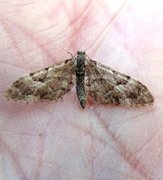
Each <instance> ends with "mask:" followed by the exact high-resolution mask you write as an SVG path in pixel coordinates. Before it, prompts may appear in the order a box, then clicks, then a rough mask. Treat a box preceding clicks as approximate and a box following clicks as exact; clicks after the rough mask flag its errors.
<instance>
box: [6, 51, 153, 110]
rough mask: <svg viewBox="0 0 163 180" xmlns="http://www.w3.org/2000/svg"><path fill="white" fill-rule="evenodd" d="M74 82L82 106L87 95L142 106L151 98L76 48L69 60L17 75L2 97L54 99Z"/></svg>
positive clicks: (101, 100)
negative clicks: (23, 74) (18, 76)
mask: <svg viewBox="0 0 163 180" xmlns="http://www.w3.org/2000/svg"><path fill="white" fill-rule="evenodd" d="M74 84H76V94H77V97H78V100H79V103H80V105H81V107H82V108H85V106H86V103H87V98H88V97H91V98H92V99H93V100H94V101H95V102H96V103H98V104H103V105H107V104H113V105H122V106H144V105H149V104H152V103H153V101H154V98H153V96H152V94H151V93H150V91H149V90H148V88H147V87H146V86H145V85H143V84H142V83H141V82H139V81H137V80H135V79H133V78H131V77H130V76H127V75H125V74H122V73H119V72H117V71H114V70H113V69H111V68H110V67H107V66H105V65H103V64H100V63H98V62H96V61H94V60H91V59H90V58H89V57H88V56H87V54H86V53H85V51H77V54H76V55H75V56H72V58H71V59H67V60H65V61H63V62H60V63H57V64H55V65H53V66H49V67H47V68H44V69H42V70H38V71H36V72H32V73H29V74H27V75H25V76H23V77H20V79H18V80H17V81H15V82H14V83H13V84H12V85H11V87H10V88H9V89H8V90H7V91H6V93H5V96H6V97H7V98H8V99H14V100H24V101H26V102H36V101H43V100H54V101H57V100H58V99H59V98H61V97H62V96H63V95H64V94H66V93H68V92H69V91H70V90H71V88H72V87H73V85H74Z"/></svg>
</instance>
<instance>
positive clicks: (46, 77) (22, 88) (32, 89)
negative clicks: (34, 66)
mask: <svg viewBox="0 0 163 180" xmlns="http://www.w3.org/2000/svg"><path fill="white" fill-rule="evenodd" d="M73 76H74V60H73V59H68V60H66V61H64V62H60V63H57V64H55V65H54V66H50V67H48V68H45V69H43V70H39V71H36V72H34V73H30V74H27V75H25V76H23V77H21V78H20V79H18V80H17V81H15V82H14V83H13V84H12V85H11V87H10V88H9V89H8V90H7V92H6V97H7V98H8V99H15V100H25V101H27V102H33V101H34V102H35V101H38V100H57V99H58V98H59V97H61V96H63V95H64V94H65V93H67V92H68V91H70V89H71V88H72V86H73V84H74V82H73Z"/></svg>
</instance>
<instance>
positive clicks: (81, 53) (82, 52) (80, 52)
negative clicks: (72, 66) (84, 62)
mask: <svg viewBox="0 0 163 180" xmlns="http://www.w3.org/2000/svg"><path fill="white" fill-rule="evenodd" d="M77 55H83V56H84V55H86V53H85V51H80V50H79V51H77Z"/></svg>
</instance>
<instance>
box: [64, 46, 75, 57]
mask: <svg viewBox="0 0 163 180" xmlns="http://www.w3.org/2000/svg"><path fill="white" fill-rule="evenodd" d="M64 49H65V50H66V52H67V53H68V54H70V56H71V57H72V58H74V55H73V54H72V53H71V52H70V51H69V50H68V49H67V48H64Z"/></svg>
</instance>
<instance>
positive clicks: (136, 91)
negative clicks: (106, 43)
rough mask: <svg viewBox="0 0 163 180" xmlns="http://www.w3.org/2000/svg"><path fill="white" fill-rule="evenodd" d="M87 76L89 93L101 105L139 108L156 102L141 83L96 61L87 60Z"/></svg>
mask: <svg viewBox="0 0 163 180" xmlns="http://www.w3.org/2000/svg"><path fill="white" fill-rule="evenodd" d="M86 76H87V79H88V86H89V87H88V89H89V90H88V93H89V95H90V96H91V97H92V98H93V99H94V100H95V101H96V102H97V103H99V104H114V105H122V106H139V105H147V104H152V103H153V101H154V98H153V96H152V94H151V93H150V91H149V90H148V88H147V87H146V86H145V85H143V84H142V83H141V82H139V81H137V80H135V79H133V78H131V77H129V76H127V75H125V74H122V73H119V72H117V71H114V70H113V69H111V68H110V67H108V66H105V65H103V64H100V63H97V62H96V61H93V60H87V63H86Z"/></svg>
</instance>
